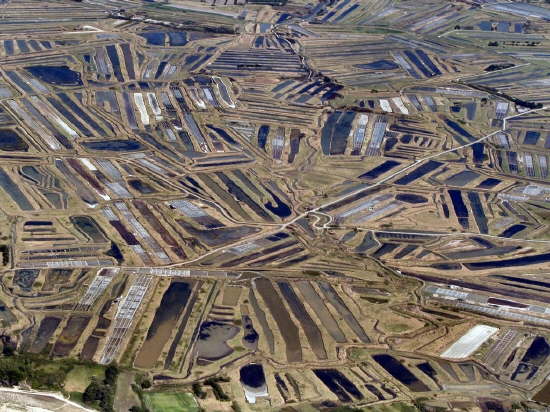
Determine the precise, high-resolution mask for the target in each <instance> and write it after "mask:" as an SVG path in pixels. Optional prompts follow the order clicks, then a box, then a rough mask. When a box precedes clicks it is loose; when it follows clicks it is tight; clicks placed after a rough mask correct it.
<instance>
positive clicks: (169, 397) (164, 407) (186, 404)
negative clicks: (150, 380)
mask: <svg viewBox="0 0 550 412" xmlns="http://www.w3.org/2000/svg"><path fill="white" fill-rule="evenodd" d="M143 397H144V398H145V405H147V407H148V408H149V409H150V410H151V412H198V410H199V406H198V404H197V401H195V398H193V395H191V394H190V393H176V392H146V393H144V394H143Z"/></svg>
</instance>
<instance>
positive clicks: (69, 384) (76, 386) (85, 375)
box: [65, 365, 105, 392]
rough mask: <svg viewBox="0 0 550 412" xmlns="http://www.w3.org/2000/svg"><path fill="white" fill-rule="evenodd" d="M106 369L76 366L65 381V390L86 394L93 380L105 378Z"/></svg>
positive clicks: (98, 366)
mask: <svg viewBox="0 0 550 412" xmlns="http://www.w3.org/2000/svg"><path fill="white" fill-rule="evenodd" d="M104 369H105V368H104V367H103V366H100V365H76V366H74V367H73V369H71V370H70V371H69V373H68V374H67V378H66V379H65V390H66V391H68V392H84V391H85V390H86V387H87V386H88V385H89V384H90V383H91V382H92V378H96V379H98V380H102V379H104V377H105V373H104Z"/></svg>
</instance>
